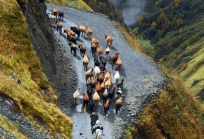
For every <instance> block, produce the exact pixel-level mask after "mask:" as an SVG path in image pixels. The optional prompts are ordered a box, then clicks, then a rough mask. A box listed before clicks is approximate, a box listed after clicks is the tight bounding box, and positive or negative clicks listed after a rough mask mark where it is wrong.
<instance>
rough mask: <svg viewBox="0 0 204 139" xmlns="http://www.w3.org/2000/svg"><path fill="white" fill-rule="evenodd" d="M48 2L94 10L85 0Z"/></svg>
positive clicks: (54, 0) (49, 0) (47, 0)
mask: <svg viewBox="0 0 204 139" xmlns="http://www.w3.org/2000/svg"><path fill="white" fill-rule="evenodd" d="M46 2H47V3H53V4H56V5H62V6H71V7H77V8H83V9H86V10H89V11H93V10H92V9H91V8H90V7H89V6H88V5H87V4H86V3H85V2H84V1H83V0H46Z"/></svg>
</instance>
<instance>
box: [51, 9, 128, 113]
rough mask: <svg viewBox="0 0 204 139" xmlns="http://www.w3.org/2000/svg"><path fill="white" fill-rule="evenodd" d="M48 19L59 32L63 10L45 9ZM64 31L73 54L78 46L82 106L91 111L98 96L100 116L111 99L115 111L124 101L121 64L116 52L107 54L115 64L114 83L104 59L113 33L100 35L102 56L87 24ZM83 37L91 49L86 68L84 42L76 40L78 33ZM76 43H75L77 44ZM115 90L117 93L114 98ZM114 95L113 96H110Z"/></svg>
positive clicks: (75, 95) (86, 60) (97, 102)
mask: <svg viewBox="0 0 204 139" xmlns="http://www.w3.org/2000/svg"><path fill="white" fill-rule="evenodd" d="M48 16H49V18H50V21H51V22H53V23H54V24H55V26H56V28H57V31H59V34H60V35H62V27H63V24H62V21H63V17H64V13H63V12H62V11H59V10H57V9H52V12H51V13H48ZM63 32H64V33H66V35H67V39H68V41H69V43H68V44H69V46H70V52H71V53H72V52H73V53H74V56H76V51H77V48H79V49H80V54H81V57H82V59H83V60H82V62H83V66H84V70H85V80H86V83H85V84H86V88H87V90H86V92H85V93H84V94H83V107H84V108H88V107H89V108H90V111H91V112H92V111H93V110H94V109H97V106H98V105H99V103H100V99H101V98H102V106H103V108H104V116H106V114H107V112H108V110H109V107H110V104H111V102H112V101H113V100H115V105H116V114H118V111H120V108H121V106H122V105H123V101H124V97H125V96H124V94H122V89H123V82H124V78H120V73H119V71H120V67H121V65H122V61H121V58H120V57H119V52H115V54H114V55H113V56H112V57H111V60H112V69H114V68H115V71H114V72H115V74H114V76H113V77H114V80H115V81H114V83H113V82H112V78H111V70H108V69H106V63H107V60H108V58H109V54H110V50H111V48H112V43H113V37H112V36H110V35H108V34H105V35H104V38H105V39H106V41H107V46H106V48H105V51H104V56H103V47H102V46H101V45H100V44H99V41H98V40H97V39H96V38H94V37H92V35H93V30H92V29H91V28H90V27H88V26H87V27H84V26H83V25H82V24H78V27H70V29H68V28H65V29H64V31H63ZM85 35H86V37H87V38H88V39H89V40H90V45H91V50H90V52H91V53H92V56H93V59H94V67H92V68H90V69H88V65H89V62H90V59H89V58H88V57H87V55H86V46H85V45H84V44H78V45H77V40H78V39H80V37H85ZM77 46H78V47H77ZM79 90H80V88H79V87H77V89H76V91H75V92H74V94H73V97H74V105H75V106H76V105H77V100H78V98H79ZM115 94H116V95H117V97H116V98H115ZM113 98H114V99H113Z"/></svg>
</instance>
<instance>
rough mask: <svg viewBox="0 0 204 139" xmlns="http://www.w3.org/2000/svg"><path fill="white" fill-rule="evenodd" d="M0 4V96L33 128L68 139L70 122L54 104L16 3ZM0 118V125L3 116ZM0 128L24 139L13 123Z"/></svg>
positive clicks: (12, 1)
mask: <svg viewBox="0 0 204 139" xmlns="http://www.w3.org/2000/svg"><path fill="white" fill-rule="evenodd" d="M30 2H32V1H30ZM0 4H1V5H2V4H3V7H1V8H0V19H1V20H0V21H1V22H0V32H1V36H0V46H1V47H0V96H1V97H4V98H10V99H12V100H13V102H14V103H13V104H14V106H13V109H14V111H16V112H18V113H23V114H24V115H25V116H26V117H27V118H28V119H29V120H31V121H32V122H33V123H34V124H35V127H36V128H37V129H39V130H42V131H45V132H46V133H47V134H48V135H50V136H51V137H53V138H54V136H55V135H56V134H57V133H59V134H60V135H59V136H61V137H64V138H70V136H71V132H72V125H73V123H72V120H71V119H70V118H69V117H68V116H66V115H65V114H64V113H62V112H61V110H60V109H59V108H58V107H57V106H56V104H55V103H56V99H57V97H56V96H55V95H54V93H53V90H52V88H51V87H50V85H49V83H48V82H47V79H46V77H45V75H44V74H43V73H42V69H41V66H40V62H39V59H38V58H37V56H36V53H35V51H34V49H33V46H32V44H31V40H30V36H29V32H28V25H27V22H26V19H25V17H24V15H23V13H22V11H21V10H20V7H19V5H18V3H17V1H16V0H3V1H1V2H0ZM14 73H15V74H16V75H15V74H14ZM12 75H13V76H15V77H14V78H12ZM14 79H19V80H20V82H16V81H15V80H14ZM0 117H1V122H2V120H4V119H5V117H4V116H3V115H0ZM4 121H5V120H4ZM42 125H43V126H42ZM0 127H1V128H3V129H6V130H7V131H11V129H12V133H13V135H15V136H16V137H17V138H26V136H25V135H23V134H20V133H18V132H17V131H18V126H17V125H16V123H11V122H9V121H5V122H4V123H3V124H0ZM11 127H12V128H11ZM23 136H24V137H23Z"/></svg>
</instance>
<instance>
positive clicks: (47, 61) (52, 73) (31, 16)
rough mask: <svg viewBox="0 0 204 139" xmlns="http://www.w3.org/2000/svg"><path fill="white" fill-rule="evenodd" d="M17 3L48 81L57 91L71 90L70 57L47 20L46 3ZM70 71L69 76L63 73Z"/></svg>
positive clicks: (72, 81) (32, 0)
mask: <svg viewBox="0 0 204 139" xmlns="http://www.w3.org/2000/svg"><path fill="white" fill-rule="evenodd" d="M19 5H20V6H21V9H22V11H23V13H24V15H25V17H26V20H27V23H28V28H29V33H30V39H31V41H32V44H33V47H34V49H35V51H36V54H37V56H38V58H39V59H40V62H41V66H42V70H43V72H44V73H45V75H46V76H47V78H48V80H49V83H50V84H51V85H52V87H53V89H54V91H55V92H57V93H62V92H63V91H65V90H72V88H71V86H72V85H73V84H75V80H73V78H74V71H72V68H71V66H70V65H69V64H68V63H69V60H70V59H69V58H68V57H67V56H66V55H65V52H66V51H65V50H64V46H63V45H62V44H61V43H60V40H57V39H56V37H55V36H54V34H53V32H52V27H53V28H54V29H55V25H52V26H51V24H50V22H49V18H48V16H47V14H46V10H47V7H46V3H45V2H44V1H40V0H39V1H38V0H30V1H28V2H27V3H26V4H22V3H19ZM49 12H51V11H49ZM70 72H71V75H70V76H69V77H70V78H66V77H65V74H66V73H70ZM68 75H69V74H68ZM67 84H70V86H68V85H67Z"/></svg>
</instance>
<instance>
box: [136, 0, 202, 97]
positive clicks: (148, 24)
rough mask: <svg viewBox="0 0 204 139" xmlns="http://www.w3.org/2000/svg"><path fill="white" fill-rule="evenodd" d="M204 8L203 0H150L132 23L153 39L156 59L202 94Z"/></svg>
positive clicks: (192, 89)
mask: <svg viewBox="0 0 204 139" xmlns="http://www.w3.org/2000/svg"><path fill="white" fill-rule="evenodd" d="M203 12H204V3H203V1H202V0H194V1H191V0H175V1H173V0H172V1H165V0H160V1H157V0H149V1H148V2H147V3H146V9H145V11H144V12H143V13H142V14H141V15H140V16H139V17H138V23H137V24H136V25H134V26H133V28H135V27H137V29H138V33H139V34H140V35H141V34H142V35H143V36H144V37H145V38H147V39H149V40H151V43H152V44H153V45H154V47H155V50H156V55H155V60H156V61H158V62H159V63H161V62H162V63H163V64H165V66H166V67H168V68H171V69H175V70H176V71H177V72H178V73H179V75H180V76H181V77H182V78H183V79H184V80H185V82H186V84H187V85H188V87H190V88H191V91H192V92H195V93H198V94H199V95H200V97H201V98H204V78H203V77H202V73H203V72H204V66H203V61H204V56H203V47H202V45H203V42H204V37H203V34H204V28H203V23H204V20H203V19H204V15H203V14H202V13H203Z"/></svg>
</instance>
